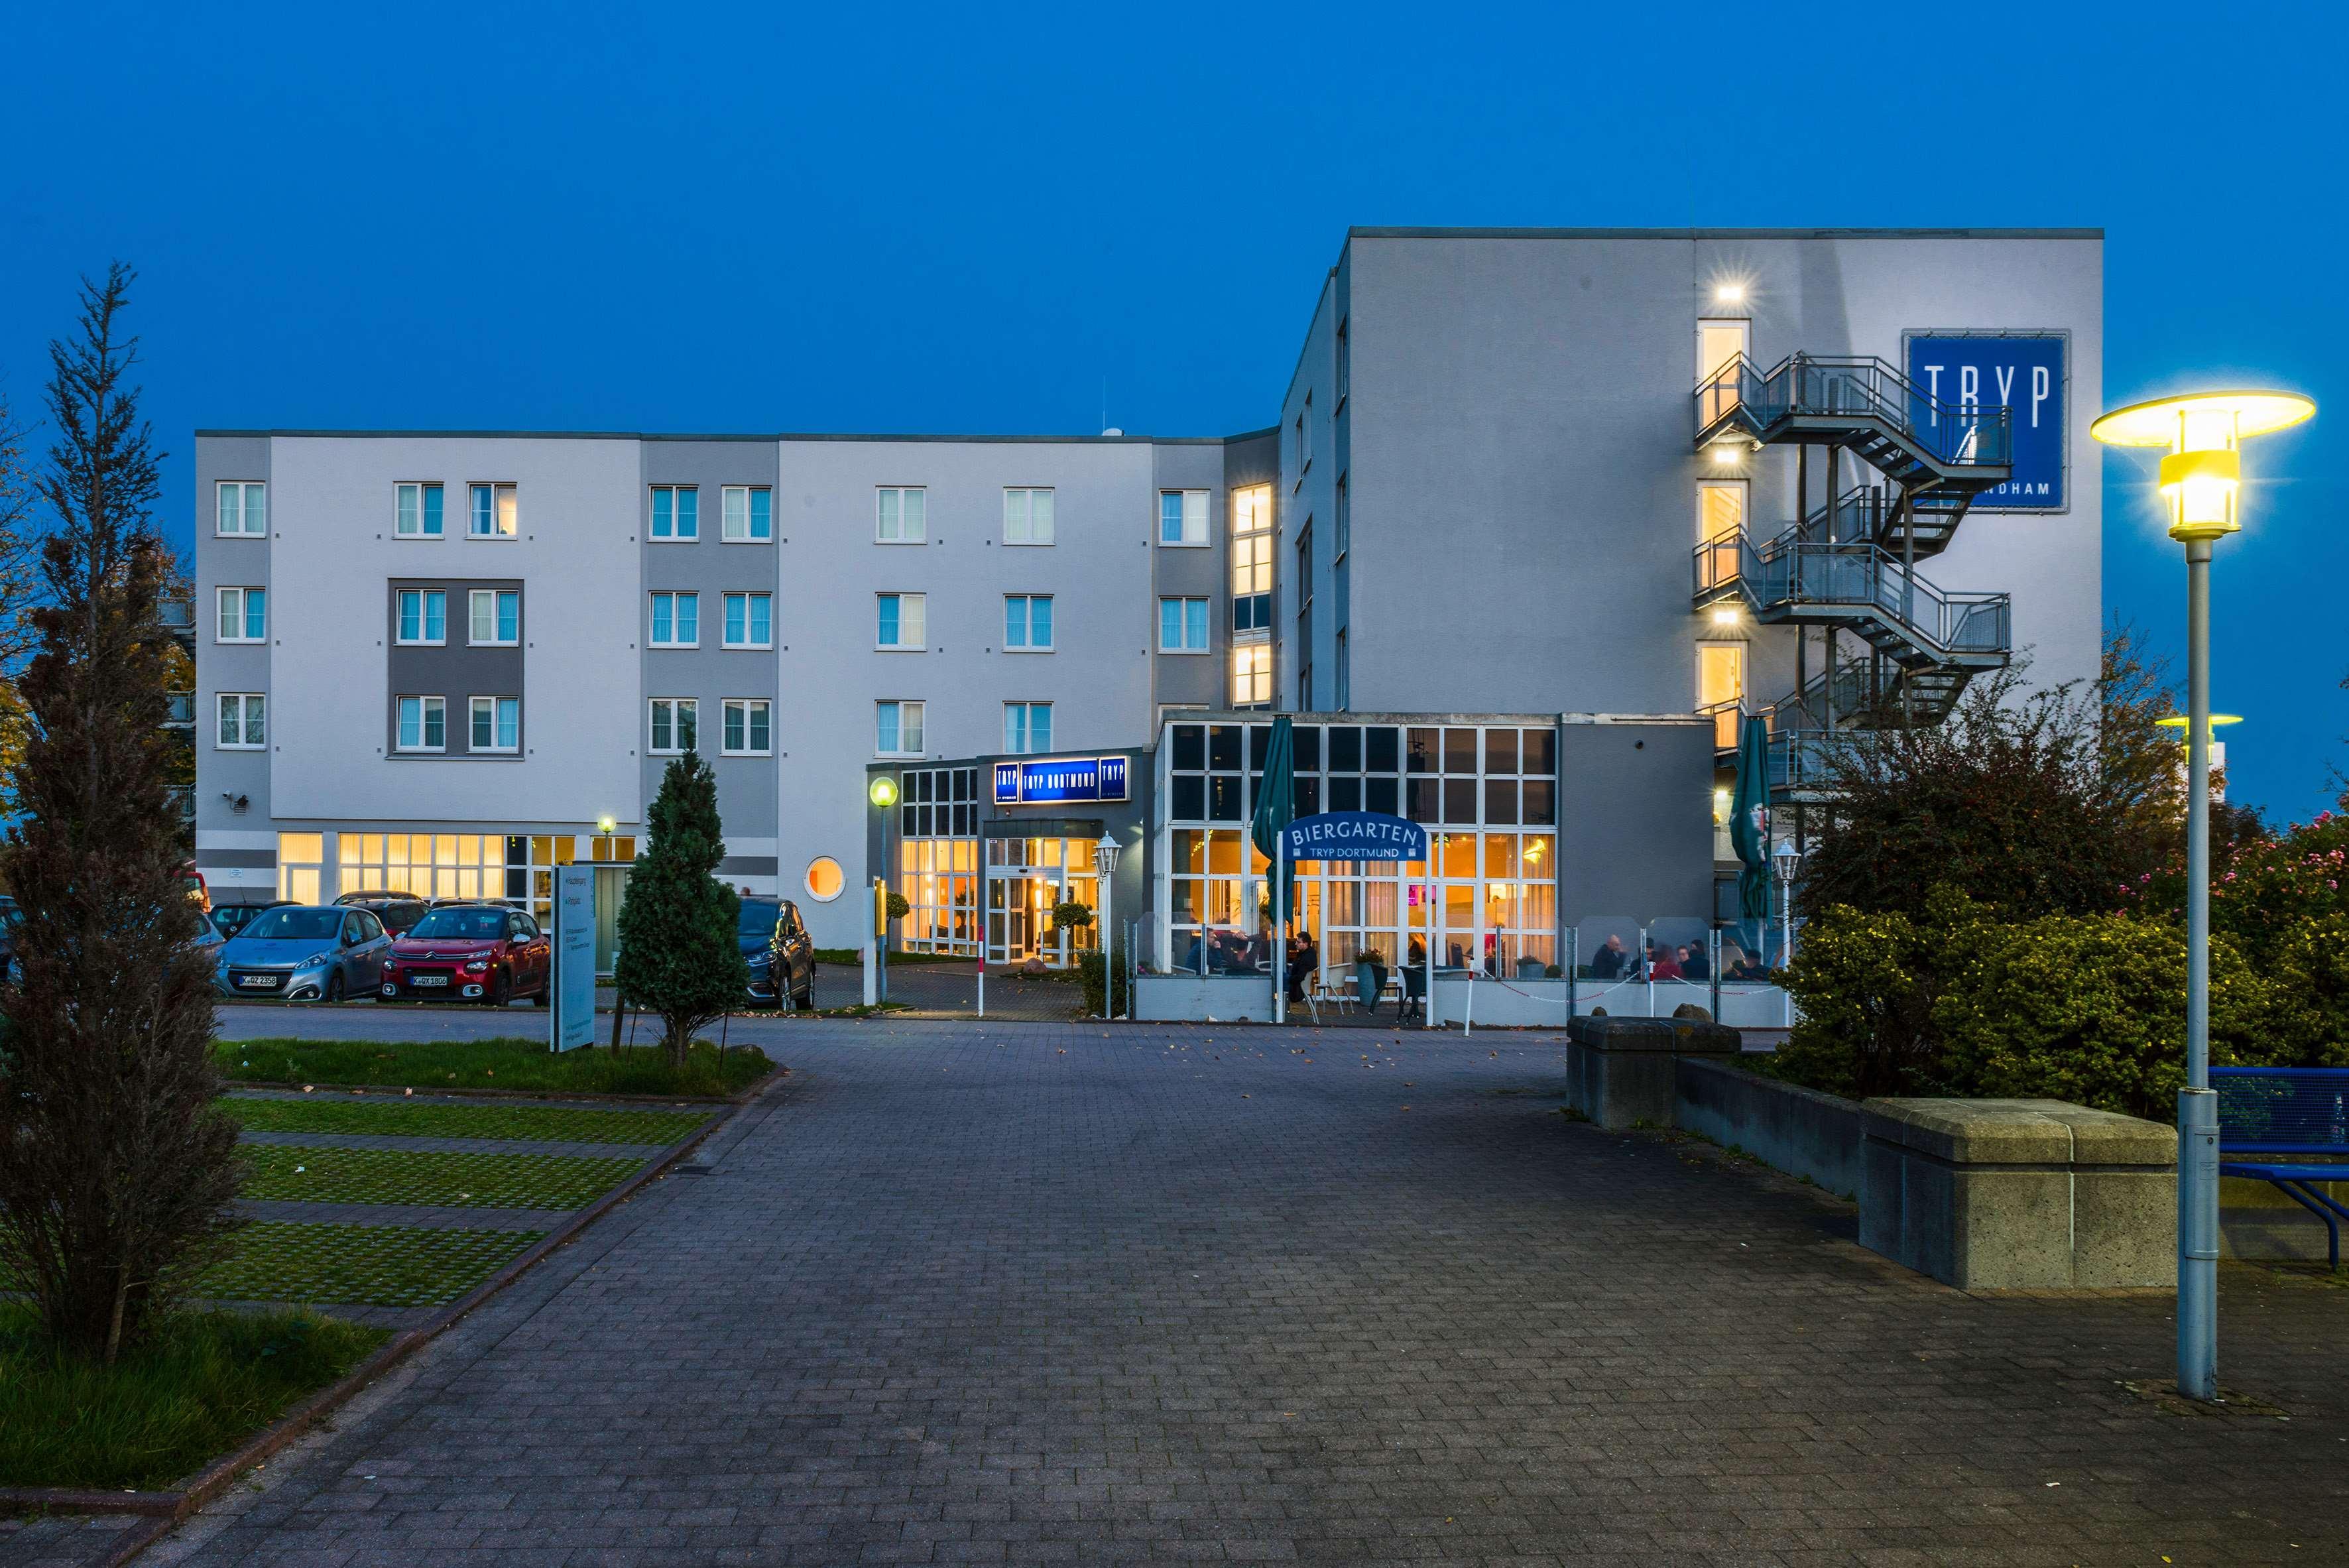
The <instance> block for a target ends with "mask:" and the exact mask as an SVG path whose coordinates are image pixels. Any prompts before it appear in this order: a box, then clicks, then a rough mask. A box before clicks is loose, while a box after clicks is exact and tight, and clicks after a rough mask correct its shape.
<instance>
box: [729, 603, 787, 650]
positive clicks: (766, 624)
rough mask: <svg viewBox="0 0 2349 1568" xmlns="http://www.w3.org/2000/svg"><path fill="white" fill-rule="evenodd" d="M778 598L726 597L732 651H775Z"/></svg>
mask: <svg viewBox="0 0 2349 1568" xmlns="http://www.w3.org/2000/svg"><path fill="white" fill-rule="evenodd" d="M774 603H775V599H774V595H773V594H771V593H729V594H727V595H726V645H727V646H728V647H730V648H771V647H773V646H774V645H775V633H774Z"/></svg>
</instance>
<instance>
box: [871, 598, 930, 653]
mask: <svg viewBox="0 0 2349 1568" xmlns="http://www.w3.org/2000/svg"><path fill="white" fill-rule="evenodd" d="M885 599H889V600H895V602H896V605H897V640H896V641H895V642H894V643H885V642H883V641H882V640H881V602H882V601H883V600H885ZM908 599H911V600H912V601H913V602H914V618H915V619H916V620H917V621H919V622H920V623H921V624H920V625H919V626H917V627H916V632H917V634H918V639H917V640H916V641H914V642H910V643H909V642H907V641H905V601H906V600H908ZM929 645H930V596H929V595H928V594H927V593H905V592H903V591H900V592H896V593H874V595H873V651H874V653H878V654H922V653H927V652H928V651H929Z"/></svg>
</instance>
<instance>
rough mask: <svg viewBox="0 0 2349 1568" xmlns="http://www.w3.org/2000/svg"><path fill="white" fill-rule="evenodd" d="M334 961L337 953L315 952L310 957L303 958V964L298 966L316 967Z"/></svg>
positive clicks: (304, 967) (305, 967)
mask: <svg viewBox="0 0 2349 1568" xmlns="http://www.w3.org/2000/svg"><path fill="white" fill-rule="evenodd" d="M334 961H335V955H334V954H331V953H313V954H310V956H309V957H307V958H305V959H304V960H302V962H301V964H300V965H297V967H299V968H303V969H315V968H316V967H317V966H318V965H321V964H332V963H333V962H334Z"/></svg>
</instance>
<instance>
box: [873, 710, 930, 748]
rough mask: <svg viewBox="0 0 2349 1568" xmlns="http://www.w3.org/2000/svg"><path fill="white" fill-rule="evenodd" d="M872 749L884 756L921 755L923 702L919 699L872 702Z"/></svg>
mask: <svg viewBox="0 0 2349 1568" xmlns="http://www.w3.org/2000/svg"><path fill="white" fill-rule="evenodd" d="M873 749H874V751H875V752H877V753H879V754H880V755H881V756H883V757H919V756H920V755H921V754H922V705H921V704H920V703H917V702H876V703H874V705H873Z"/></svg>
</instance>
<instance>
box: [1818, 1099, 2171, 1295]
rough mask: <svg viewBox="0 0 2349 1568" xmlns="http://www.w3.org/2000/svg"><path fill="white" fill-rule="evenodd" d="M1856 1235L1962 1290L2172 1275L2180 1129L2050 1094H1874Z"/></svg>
mask: <svg viewBox="0 0 2349 1568" xmlns="http://www.w3.org/2000/svg"><path fill="white" fill-rule="evenodd" d="M1861 1112H1862V1116H1861V1120H1862V1128H1863V1133H1864V1136H1865V1139H1866V1142H1865V1145H1864V1147H1863V1149H1862V1150H1861V1161H1862V1165H1863V1169H1864V1176H1865V1180H1864V1181H1863V1183H1862V1195H1861V1202H1860V1213H1859V1239H1860V1243H1861V1244H1862V1245H1863V1246H1866V1247H1868V1248H1870V1249H1872V1250H1874V1251H1876V1252H1879V1253H1883V1254H1884V1255H1885V1256H1886V1257H1889V1258H1893V1259H1896V1260H1897V1261H1899V1262H1900V1263H1903V1264H1908V1265H1909V1267H1910V1268H1913V1269H1915V1270H1917V1271H1918V1272H1919V1273H1920V1274H1930V1275H1932V1276H1933V1277H1934V1278H1935V1279H1938V1280H1940V1281H1942V1282H1943V1283H1944V1284H1953V1285H1956V1286H1957V1287H1958V1288H1960V1289H1961V1290H2070V1289H2084V1288H2089V1287H2096V1286H2112V1285H2164V1284H2176V1283H2177V1278H2178V1265H2177V1202H2178V1134H2177V1131H2176V1130H2174V1129H2172V1128H2168V1127H2164V1126H2162V1125H2161V1124H2160V1123H2159V1122H2153V1121H2144V1120H2140V1119H2137V1118H2136V1117H2132V1116H2118V1115H2115V1114H2114V1113H2112V1112H2110V1111H2103V1110H2091V1109H2088V1108H2087V1107H2085V1106H2079V1105H2073V1104H2070V1103H2068V1102H2066V1101H2064V1100H2058V1099H1871V1100H1868V1101H1867V1102H1866V1103H1865V1104H1864V1105H1863V1106H1862V1108H1861Z"/></svg>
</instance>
